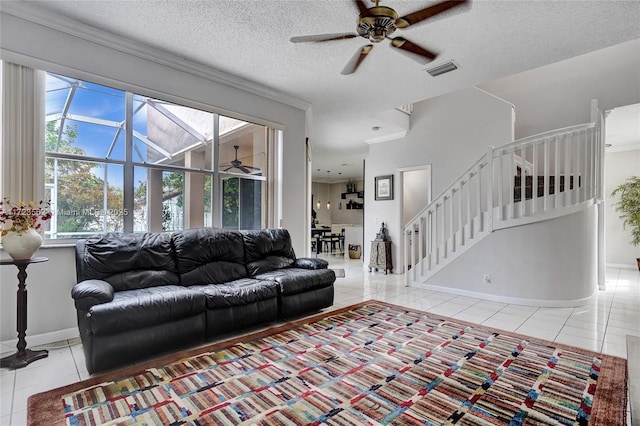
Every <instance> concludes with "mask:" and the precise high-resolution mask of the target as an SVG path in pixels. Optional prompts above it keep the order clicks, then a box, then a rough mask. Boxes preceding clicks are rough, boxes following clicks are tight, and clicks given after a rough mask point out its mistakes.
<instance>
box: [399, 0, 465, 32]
mask: <svg viewBox="0 0 640 426" xmlns="http://www.w3.org/2000/svg"><path fill="white" fill-rule="evenodd" d="M467 3H469V0H448V1H443V2H442V3H438V4H435V5H433V6H429V7H426V8H424V9H421V10H418V11H417V12H413V13H410V14H408V15H407V16H403V17H401V18H398V19H397V20H396V27H397V28H407V27H408V26H410V25H414V24H417V23H418V22H422V21H424V20H426V19H429V18H431V17H432V16H435V15H437V14H439V13H441V12H444V11H445V10H449V9H451V8H453V7H458V6H462V5H464V4H467Z"/></svg>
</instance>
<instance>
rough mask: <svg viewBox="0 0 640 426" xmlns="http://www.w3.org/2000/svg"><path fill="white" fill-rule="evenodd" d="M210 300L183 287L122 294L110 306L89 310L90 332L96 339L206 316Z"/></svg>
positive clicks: (159, 288)
mask: <svg viewBox="0 0 640 426" xmlns="http://www.w3.org/2000/svg"><path fill="white" fill-rule="evenodd" d="M205 309H206V298H205V297H204V295H203V294H202V293H199V292H196V291H191V290H189V289H188V288H184V287H181V286H173V285H167V286H159V287H148V288H142V289H136V290H127V291H118V292H116V293H115V294H114V297H113V300H112V301H111V302H108V303H102V304H99V305H94V306H92V307H91V309H90V310H89V313H88V314H87V315H88V317H89V318H88V319H89V321H88V328H89V331H90V332H91V333H93V334H94V335H109V334H116V333H122V332H123V331H124V330H136V329H140V328H144V327H148V326H155V325H158V324H163V323H168V322H172V321H177V320H182V319H184V318H187V317H191V316H195V315H198V314H203V315H204V312H205Z"/></svg>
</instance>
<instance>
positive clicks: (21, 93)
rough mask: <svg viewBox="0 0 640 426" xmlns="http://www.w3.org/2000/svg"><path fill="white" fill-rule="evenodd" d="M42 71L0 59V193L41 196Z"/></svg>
mask: <svg viewBox="0 0 640 426" xmlns="http://www.w3.org/2000/svg"><path fill="white" fill-rule="evenodd" d="M45 78H46V76H45V72H44V71H39V70H35V69H33V68H29V67H25V66H22V65H16V64H13V63H10V62H6V61H3V62H2V159H1V160H2V161H1V166H2V182H1V184H2V194H1V196H2V197H3V198H4V197H7V198H9V199H10V200H11V202H13V203H17V202H18V201H25V202H28V201H30V200H34V201H39V200H42V199H43V197H44V127H45V126H44V112H45V81H46V80H45Z"/></svg>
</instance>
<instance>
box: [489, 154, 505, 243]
mask: <svg viewBox="0 0 640 426" xmlns="http://www.w3.org/2000/svg"><path fill="white" fill-rule="evenodd" d="M493 150H494V147H493V146H489V150H488V152H487V182H486V185H487V231H488V232H493V183H494V179H495V176H494V161H493ZM500 161H502V159H500ZM501 178H502V176H500V177H499V179H501Z"/></svg>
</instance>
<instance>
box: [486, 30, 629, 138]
mask: <svg viewBox="0 0 640 426" xmlns="http://www.w3.org/2000/svg"><path fill="white" fill-rule="evenodd" d="M638 52H640V40H633V41H629V42H626V43H622V44H619V45H616V46H612V47H608V48H606V49H602V50H598V51H595V52H591V53H588V54H586V55H580V56H576V57H574V58H570V59H567V60H564V61H561V62H557V63H555V64H551V65H546V66H543V67H540V68H536V69H534V70H530V71H525V72H522V73H519V74H514V75H512V76H508V77H504V78H500V79H497V80H494V81H491V82H488V83H483V84H480V85H479V87H480V88H482V89H484V90H487V91H489V92H491V93H493V94H495V95H497V96H499V97H501V98H502V99H505V100H507V101H508V102H511V103H512V104H513V105H514V106H515V111H516V126H515V138H516V139H520V138H523V137H526V136H531V135H535V134H538V133H542V132H546V131H549V130H555V129H560V128H562V127H567V126H573V125H574V124H581V123H588V122H589V121H591V100H592V99H597V100H598V107H599V108H600V109H601V110H603V111H606V110H609V109H612V108H614V107H617V106H623V105H630V104H636V103H638V102H640V78H638V75H639V74H640V54H639V53H638ZM594 65H597V66H594Z"/></svg>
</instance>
